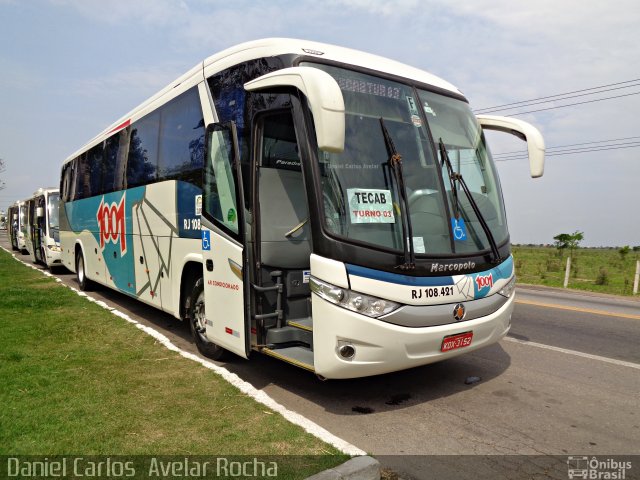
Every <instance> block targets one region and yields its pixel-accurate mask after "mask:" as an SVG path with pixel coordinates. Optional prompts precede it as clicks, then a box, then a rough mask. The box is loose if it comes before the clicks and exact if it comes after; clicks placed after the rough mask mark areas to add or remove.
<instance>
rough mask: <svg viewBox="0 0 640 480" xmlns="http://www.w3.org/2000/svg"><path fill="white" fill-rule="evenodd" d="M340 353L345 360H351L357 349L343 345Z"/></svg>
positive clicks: (339, 350) (339, 349)
mask: <svg viewBox="0 0 640 480" xmlns="http://www.w3.org/2000/svg"><path fill="white" fill-rule="evenodd" d="M338 353H339V354H340V356H341V357H342V358H344V359H345V360H351V359H352V358H353V357H355V355H356V349H355V347H354V346H353V345H342V346H341V347H340V348H338Z"/></svg>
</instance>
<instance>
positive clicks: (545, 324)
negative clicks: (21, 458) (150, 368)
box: [0, 235, 640, 480]
mask: <svg viewBox="0 0 640 480" xmlns="http://www.w3.org/2000/svg"><path fill="white" fill-rule="evenodd" d="M0 244H2V245H3V246H5V247H7V242H6V236H5V235H2V236H0ZM18 257H20V254H18ZM24 260H25V261H28V260H27V257H24ZM58 275H59V276H60V278H61V279H62V280H63V281H64V282H65V283H66V284H69V285H71V286H77V282H76V280H75V275H74V274H71V273H69V272H66V271H65V272H64V273H60V274H58ZM92 295H93V296H94V297H95V298H97V299H100V300H103V301H105V302H106V303H108V304H109V305H111V306H113V307H115V308H118V309H119V310H121V311H123V312H125V313H127V314H128V315H130V316H132V317H133V318H135V319H136V320H138V321H140V322H141V323H144V324H147V325H151V326H155V327H157V328H158V329H159V330H160V331H162V332H163V333H164V334H165V335H167V336H168V337H169V338H170V339H171V340H172V341H173V342H174V343H175V344H177V345H178V346H179V347H181V348H183V349H185V350H188V351H190V352H194V353H195V352H196V349H195V346H194V345H193V344H192V343H191V340H190V337H189V331H188V328H187V326H185V325H183V324H181V323H180V322H178V321H177V320H175V319H174V318H173V317H171V316H169V315H166V314H164V313H161V312H159V311H158V310H156V309H153V308H151V307H147V306H146V305H144V304H142V303H140V302H136V301H134V300H132V299H130V298H128V297H126V296H125V295H122V294H119V293H116V292H113V291H110V290H108V289H106V288H100V289H98V290H97V291H96V292H93V293H92ZM512 325H513V326H512V330H511V332H510V335H509V336H508V337H507V338H505V339H504V340H503V341H501V342H500V343H499V344H497V345H493V346H491V347H488V348H485V349H483V350H479V351H476V352H471V353H469V354H466V355H462V356H460V357H457V358H455V359H452V360H449V361H446V362H442V363H438V364H434V365H428V366H425V367H420V368H415V369H411V370H407V371H403V372H397V373H393V374H387V375H381V376H377V377H372V378H363V379H356V380H343V381H328V382H321V381H319V380H318V379H317V378H316V377H315V376H314V375H312V374H309V373H307V372H305V371H303V370H300V369H298V368H296V367H294V366H289V365H287V364H284V363H282V362H280V361H278V360H275V359H272V358H270V357H267V356H263V355H260V354H255V353H254V354H253V355H252V358H251V359H250V361H246V360H243V359H240V358H236V359H233V360H232V361H230V362H227V363H225V364H224V365H225V366H226V368H227V369H229V370H230V371H233V372H235V373H237V374H238V375H239V376H240V377H241V378H243V379H244V380H245V381H248V382H250V383H251V384H253V385H254V386H255V387H256V388H258V389H261V390H264V391H265V392H266V393H267V394H269V395H270V396H271V397H273V398H274V399H275V400H276V401H278V402H280V403H281V404H283V405H285V406H286V407H287V408H289V409H291V410H294V411H297V412H299V413H300V414H302V415H304V416H306V417H307V418H309V419H311V420H313V421H314V422H316V423H318V424H319V425H321V426H323V427H324V428H326V429H327V430H329V431H330V432H332V433H334V434H335V435H338V436H339V437H342V438H343V439H345V440H347V441H348V442H350V443H352V444H354V445H356V446H358V447H359V448H361V449H363V450H365V451H367V452H368V453H370V454H373V455H375V456H376V457H377V458H378V459H379V460H381V462H382V464H383V466H385V467H387V468H390V469H391V470H393V471H394V472H396V473H398V474H399V475H400V477H401V478H403V479H405V480H410V479H427V478H459V479H466V478H469V479H476V478H506V479H512V478H568V477H567V468H568V467H567V459H568V457H569V456H574V457H575V456H588V457H589V458H592V457H593V456H597V457H598V458H599V459H601V460H606V459H608V458H609V457H611V456H614V455H624V456H629V455H640V347H639V346H640V302H639V301H636V300H623V299H621V298H616V297H605V296H596V295H584V294H576V293H572V292H566V291H560V290H551V289H540V288H529V287H519V288H518V289H517V303H516V307H515V311H514V314H513V318H512ZM472 376H476V377H480V381H479V382H477V383H473V384H471V385H467V384H465V380H466V379H467V378H468V377H472ZM362 412H368V413H362ZM453 455H456V456H453ZM459 455H462V456H459ZM480 455H481V456H482V457H479V456H480ZM487 456H488V457H487ZM550 456H556V457H550ZM633 462H634V464H633V467H634V468H633V469H632V470H631V471H627V472H626V478H638V477H636V475H638V474H640V456H638V457H635V458H634V459H633ZM540 472H543V473H540Z"/></svg>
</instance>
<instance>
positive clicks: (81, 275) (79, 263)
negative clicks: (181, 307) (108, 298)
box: [76, 250, 93, 292]
mask: <svg viewBox="0 0 640 480" xmlns="http://www.w3.org/2000/svg"><path fill="white" fill-rule="evenodd" d="M76 279H77V280H78V286H79V287H80V290H82V291H83V292H87V291H89V290H91V289H92V287H93V282H92V281H91V280H89V279H88V278H87V270H86V264H85V262H84V256H83V255H82V251H81V250H80V251H78V253H77V254H76Z"/></svg>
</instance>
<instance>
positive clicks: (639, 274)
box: [633, 260, 640, 295]
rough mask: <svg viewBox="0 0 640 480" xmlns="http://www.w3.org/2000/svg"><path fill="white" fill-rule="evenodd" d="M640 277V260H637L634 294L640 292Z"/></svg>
mask: <svg viewBox="0 0 640 480" xmlns="http://www.w3.org/2000/svg"><path fill="white" fill-rule="evenodd" d="M639 277H640V260H637V261H636V276H635V278H634V279H633V294H634V295H637V294H638V278H639Z"/></svg>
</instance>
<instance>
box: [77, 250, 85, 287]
mask: <svg viewBox="0 0 640 480" xmlns="http://www.w3.org/2000/svg"><path fill="white" fill-rule="evenodd" d="M78 281H79V282H80V283H83V282H84V259H83V258H82V255H81V256H80V257H79V258H78Z"/></svg>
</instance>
